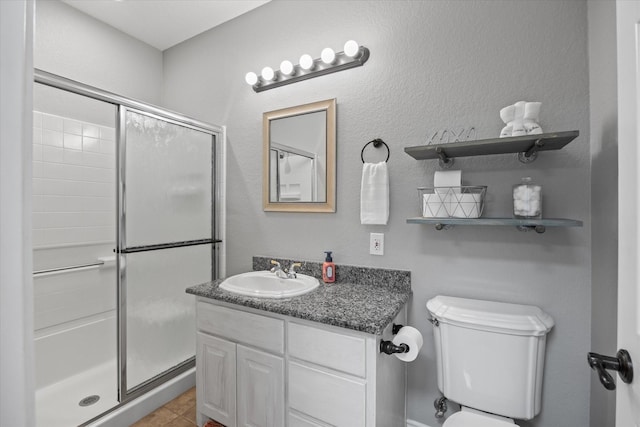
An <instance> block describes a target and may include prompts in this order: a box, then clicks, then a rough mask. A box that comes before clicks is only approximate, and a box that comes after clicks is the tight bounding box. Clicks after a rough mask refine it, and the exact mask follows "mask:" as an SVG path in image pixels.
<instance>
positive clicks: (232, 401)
mask: <svg viewBox="0 0 640 427" xmlns="http://www.w3.org/2000/svg"><path fill="white" fill-rule="evenodd" d="M197 341H198V353H197V355H196V392H197V406H198V412H201V413H202V414H204V415H206V416H207V417H210V418H212V419H214V420H216V421H218V422H220V423H222V424H224V425H225V426H227V427H236V345H235V344H234V343H232V342H229V341H225V340H221V339H219V338H214V337H212V336H211V335H207V334H203V333H201V332H198V334H197Z"/></svg>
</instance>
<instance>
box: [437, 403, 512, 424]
mask: <svg viewBox="0 0 640 427" xmlns="http://www.w3.org/2000/svg"><path fill="white" fill-rule="evenodd" d="M442 427H517V424H516V423H515V422H514V421H513V420H512V419H511V418H505V417H501V416H498V415H493V414H488V413H486V412H482V411H476V410H475V409H472V408H466V407H464V406H463V407H462V408H461V410H460V412H456V413H455V414H453V415H451V416H450V417H449V418H447V420H446V421H445V422H444V424H442Z"/></svg>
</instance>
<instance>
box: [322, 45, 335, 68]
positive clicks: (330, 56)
mask: <svg viewBox="0 0 640 427" xmlns="http://www.w3.org/2000/svg"><path fill="white" fill-rule="evenodd" d="M320 59H322V62H324V63H325V64H333V61H335V60H336V53H335V52H334V51H333V49H331V48H330V47H325V48H324V49H322V53H321V54H320Z"/></svg>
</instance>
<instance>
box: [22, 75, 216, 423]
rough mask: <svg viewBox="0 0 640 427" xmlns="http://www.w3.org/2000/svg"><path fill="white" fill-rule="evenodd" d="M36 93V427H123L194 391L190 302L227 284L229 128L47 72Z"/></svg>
mask: <svg viewBox="0 0 640 427" xmlns="http://www.w3.org/2000/svg"><path fill="white" fill-rule="evenodd" d="M35 81H36V84H35V87H34V116H33V117H34V132H33V135H34V140H33V257H34V270H35V271H34V273H33V277H34V304H35V310H34V311H35V319H34V320H35V322H34V323H35V340H36V342H35V353H36V388H37V391H36V419H37V425H38V426H45V425H46V426H55V427H57V426H60V427H62V426H64V427H69V426H74V425H75V426H77V425H122V421H114V419H115V418H114V417H115V416H116V415H114V414H117V413H119V412H120V413H124V411H125V409H126V408H135V403H136V402H140V401H144V400H145V398H148V396H151V395H153V394H154V393H158V390H163V393H165V395H170V393H171V390H170V387H171V386H172V384H175V387H182V388H185V387H188V386H190V385H191V384H193V367H194V364H195V360H194V355H195V315H194V303H193V299H192V297H190V296H188V295H187V294H185V292H184V290H185V288H186V287H187V286H190V285H194V284H198V283H202V282H206V281H209V280H212V279H215V278H217V277H218V274H219V258H220V257H221V252H222V251H223V244H222V237H223V236H222V231H223V230H222V227H221V226H220V224H221V221H220V215H219V212H220V211H221V203H222V197H223V196H222V194H221V187H220V182H221V179H220V178H221V177H220V176H219V171H220V169H221V168H220V158H221V153H222V151H221V150H222V145H223V138H224V129H223V128H222V127H219V126H213V125H209V124H206V123H202V122H199V121H196V120H193V119H190V118H188V117H185V116H182V115H180V114H176V113H173V112H169V111H165V110H163V109H160V108H158V107H155V106H151V105H147V104H144V103H142V102H139V101H135V100H131V99H128V98H125V97H122V96H119V95H115V94H112V93H109V92H106V91H102V90H100V89H97V88H94V87H90V86H87V85H84V84H81V83H78V82H75V81H71V80H68V79H65V78H62V77H59V76H56V75H53V74H49V73H46V72H43V71H38V70H36V73H35ZM167 393H169V394H167ZM174 394H177V393H174ZM105 414H108V415H107V416H104V415H105ZM141 415H144V411H143V412H141V410H140V409H138V411H137V413H135V411H134V415H133V416H141ZM131 416H132V415H129V417H131ZM109 417H110V419H111V422H110V423H107V422H102V421H101V420H104V419H108V418H109ZM129 421H130V419H129Z"/></svg>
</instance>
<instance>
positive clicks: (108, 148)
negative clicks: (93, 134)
mask: <svg viewBox="0 0 640 427" xmlns="http://www.w3.org/2000/svg"><path fill="white" fill-rule="evenodd" d="M100 152H101V153H103V154H114V155H115V153H116V142H115V141H109V140H104V139H102V140H100Z"/></svg>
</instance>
